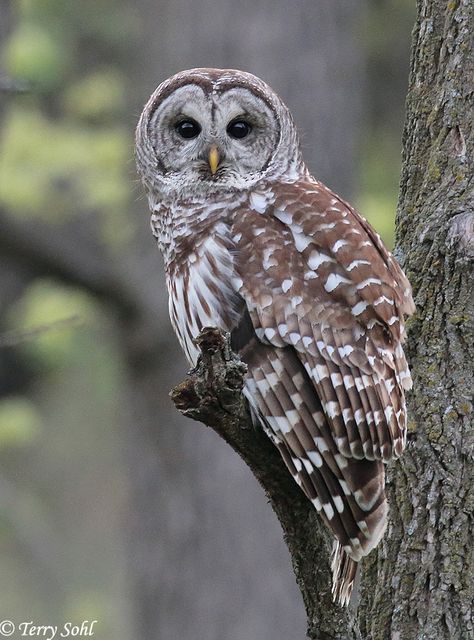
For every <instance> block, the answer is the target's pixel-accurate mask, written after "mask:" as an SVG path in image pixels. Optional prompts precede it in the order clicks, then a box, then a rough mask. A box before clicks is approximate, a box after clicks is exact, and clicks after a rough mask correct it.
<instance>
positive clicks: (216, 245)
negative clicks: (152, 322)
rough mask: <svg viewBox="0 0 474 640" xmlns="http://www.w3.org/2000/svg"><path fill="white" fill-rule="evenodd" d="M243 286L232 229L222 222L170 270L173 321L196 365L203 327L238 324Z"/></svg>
mask: <svg viewBox="0 0 474 640" xmlns="http://www.w3.org/2000/svg"><path fill="white" fill-rule="evenodd" d="M240 285H241V280H240V278H239V277H238V274H237V273H236V270H235V265H234V259H233V254H232V241H231V237H230V229H229V227H228V225H227V224H225V223H222V222H220V223H218V224H216V225H214V226H213V227H212V228H210V229H209V230H208V234H207V236H206V237H205V238H203V239H202V240H201V241H200V242H198V243H197V244H196V245H195V247H194V250H193V251H191V252H189V253H187V254H186V255H182V256H180V258H179V259H177V260H175V261H174V263H173V265H172V268H171V269H169V270H168V269H167V286H168V292H169V313H170V318H171V323H172V325H173V328H174V330H175V332H176V335H177V337H178V339H179V342H180V344H181V347H182V349H183V351H184V353H185V354H186V357H187V359H188V361H189V362H190V364H191V365H192V366H194V365H195V364H196V362H197V358H198V355H199V351H198V349H197V347H196V345H195V344H194V339H195V338H196V337H197V336H198V335H199V333H200V331H201V329H202V328H203V327H217V328H218V329H221V330H222V331H231V330H232V328H233V327H234V326H235V325H236V324H237V322H238V319H239V317H240V312H241V308H242V304H243V303H242V299H241V298H240V296H239V295H238V293H237V291H238V289H239V288H240Z"/></svg>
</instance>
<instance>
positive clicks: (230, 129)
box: [227, 120, 252, 140]
mask: <svg viewBox="0 0 474 640" xmlns="http://www.w3.org/2000/svg"><path fill="white" fill-rule="evenodd" d="M251 131H252V125H251V124H250V123H248V122H247V121H246V120H232V122H229V124H228V125H227V134H228V135H229V136H230V137H231V138H238V139H239V140H240V139H241V138H245V137H246V136H248V134H249V133H250V132H251Z"/></svg>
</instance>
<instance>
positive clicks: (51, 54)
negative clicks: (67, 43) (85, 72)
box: [4, 24, 70, 91]
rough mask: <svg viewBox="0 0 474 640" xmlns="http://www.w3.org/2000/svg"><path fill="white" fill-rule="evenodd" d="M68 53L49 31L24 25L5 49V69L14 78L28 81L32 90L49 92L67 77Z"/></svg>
mask: <svg viewBox="0 0 474 640" xmlns="http://www.w3.org/2000/svg"><path fill="white" fill-rule="evenodd" d="M67 51H68V50H67V48H66V49H65V48H64V47H62V46H61V44H60V43H59V42H58V41H56V40H55V38H53V37H51V35H50V34H49V33H48V32H47V31H46V30H44V29H42V28H41V27H39V26H37V25H33V24H23V25H20V26H19V28H18V29H17V30H16V31H15V32H14V33H13V35H12V36H11V38H10V39H9V41H8V43H7V45H6V47H5V50H4V59H5V67H6V69H7V71H8V73H9V74H10V75H11V76H12V77H15V78H18V79H20V80H26V81H27V83H28V85H29V86H30V87H31V89H32V90H34V91H47V90H48V89H53V88H54V87H56V86H58V84H59V83H60V82H61V80H62V79H63V77H64V75H65V74H66V71H67V67H68V63H69V62H70V59H69V56H68V55H67ZM64 54H66V55H64Z"/></svg>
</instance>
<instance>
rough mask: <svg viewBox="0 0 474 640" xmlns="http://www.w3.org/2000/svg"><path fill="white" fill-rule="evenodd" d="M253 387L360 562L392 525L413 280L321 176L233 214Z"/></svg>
mask: <svg viewBox="0 0 474 640" xmlns="http://www.w3.org/2000/svg"><path fill="white" fill-rule="evenodd" d="M232 232H233V239H234V242H235V244H236V257H235V259H236V262H237V271H238V273H239V276H240V278H239V279H238V283H237V285H238V289H239V293H240V295H241V296H242V298H243V300H244V301H245V307H246V308H245V311H244V314H243V316H242V320H241V322H240V324H239V326H238V327H237V328H236V329H235V330H234V332H233V335H232V339H233V344H234V347H235V348H238V349H239V350H240V352H241V354H242V357H243V359H244V360H245V361H246V362H247V364H248V366H249V374H248V379H247V384H246V389H247V395H248V397H249V400H250V402H251V405H252V406H253V408H254V411H255V412H256V413H258V415H259V416H260V419H261V421H262V424H263V425H264V427H265V428H266V430H267V433H268V434H269V435H270V437H271V438H272V440H273V441H274V442H275V444H276V445H277V446H278V448H279V449H280V452H281V454H282V456H283V458H284V460H285V462H286V464H287V466H288V468H289V469H290V471H291V472H292V473H293V475H294V477H295V479H296V480H297V482H298V483H299V484H300V486H301V487H302V488H303V490H304V491H305V493H306V494H307V496H308V497H309V498H310V499H311V500H312V501H313V503H314V505H315V506H316V508H317V509H318V511H320V512H321V514H322V516H323V518H324V519H325V521H326V523H327V524H328V526H329V527H330V528H331V529H332V530H333V532H334V533H335V535H336V537H337V539H338V540H339V542H340V544H341V545H342V546H343V548H344V550H345V551H346V552H347V553H348V554H349V555H350V557H351V558H353V559H354V560H359V559H360V558H361V557H362V555H365V554H366V553H368V552H369V551H370V549H371V548H373V547H374V546H375V545H376V544H377V543H378V541H379V539H380V537H381V535H382V534H383V530H384V528H385V520H386V509H387V507H386V502H385V494H384V469H383V462H385V461H387V460H389V459H391V458H392V457H396V456H399V455H400V454H401V452H402V450H403V447H404V443H405V431H406V426H405V420H406V417H405V404H404V390H405V389H407V388H409V387H410V384H411V379H410V374H409V371H408V367H407V364H406V360H405V356H404V354H403V349H402V346H401V341H402V338H403V332H404V328H403V324H404V315H405V314H408V313H411V312H412V311H413V301H412V299H411V292H410V286H409V283H408V281H407V279H406V277H405V276H404V274H403V272H402V271H401V269H400V267H399V266H398V264H397V263H396V262H395V260H394V259H393V257H392V256H391V255H390V253H389V252H388V251H387V249H386V248H385V247H384V245H383V243H382V242H381V240H380V238H379V236H378V235H377V234H376V233H375V232H374V230H373V229H372V228H371V227H370V225H369V224H368V223H367V222H366V221H365V220H364V219H363V218H362V217H361V216H359V215H358V214H357V213H356V212H355V211H354V210H353V209H352V208H351V207H350V206H349V205H347V204H346V203H345V202H343V201H342V200H341V199H340V198H338V197H337V196H336V195H335V194H333V193H332V192H331V191H330V190H328V189H327V188H326V187H324V186H323V185H322V184H320V183H318V182H305V183H302V182H298V183H293V184H280V185H278V188H277V189H275V191H274V192H272V193H268V192H266V193H263V192H262V193H261V194H258V193H257V194H255V193H254V194H253V195H252V196H251V197H250V206H249V207H248V208H246V209H244V210H242V211H240V212H239V213H238V215H237V216H236V217H235V222H234V224H233V230H232Z"/></svg>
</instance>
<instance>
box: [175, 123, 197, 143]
mask: <svg viewBox="0 0 474 640" xmlns="http://www.w3.org/2000/svg"><path fill="white" fill-rule="evenodd" d="M175 129H176V131H177V133H178V135H180V136H181V137H182V138H185V139H186V140H190V139H191V138H197V136H198V135H199V134H200V133H201V127H200V125H199V124H198V123H197V122H196V121H195V120H191V119H189V120H180V121H179V122H178V123H177V124H176V125H175Z"/></svg>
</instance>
